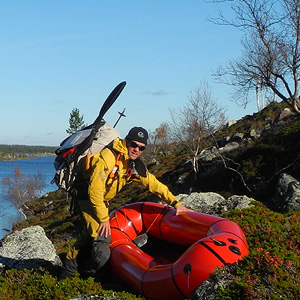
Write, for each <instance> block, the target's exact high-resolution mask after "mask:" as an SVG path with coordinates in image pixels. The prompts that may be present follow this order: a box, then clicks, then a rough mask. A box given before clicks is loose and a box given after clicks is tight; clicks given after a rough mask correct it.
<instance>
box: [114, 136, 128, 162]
mask: <svg viewBox="0 0 300 300" xmlns="http://www.w3.org/2000/svg"><path fill="white" fill-rule="evenodd" d="M113 149H114V150H116V151H118V152H122V153H124V157H125V159H129V155H128V149H127V147H126V141H125V140H122V139H120V138H116V139H115V140H114V141H113Z"/></svg>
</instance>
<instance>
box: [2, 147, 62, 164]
mask: <svg viewBox="0 0 300 300" xmlns="http://www.w3.org/2000/svg"><path fill="white" fill-rule="evenodd" d="M56 148H57V147H50V146H26V145H3V144H0V160H7V159H18V158H26V157H28V156H52V155H53V156H54V155H55V150H56Z"/></svg>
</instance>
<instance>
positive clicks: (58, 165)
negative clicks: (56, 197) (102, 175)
mask: <svg viewBox="0 0 300 300" xmlns="http://www.w3.org/2000/svg"><path fill="white" fill-rule="evenodd" d="M117 137H120V133H119V132H118V131H117V130H116V129H115V128H114V127H112V126H111V125H109V124H108V123H105V121H103V122H102V124H101V126H100V127H99V129H98V130H97V131H95V132H93V131H91V129H89V128H88V129H83V130H81V131H78V132H76V133H75V134H73V135H71V136H70V137H68V138H67V139H65V140H64V141H63V142H62V144H61V146H60V147H59V148H58V149H57V150H56V151H55V154H56V155H57V156H56V158H55V161H54V167H55V169H56V173H55V175H54V178H53V182H54V183H55V184H56V185H57V186H58V187H59V188H60V189H63V190H65V191H67V192H69V193H71V194H74V189H73V188H74V185H75V183H77V186H78V185H79V184H80V183H81V182H82V181H84V180H85V176H84V173H85V172H86V171H87V170H88V166H89V162H90V159H91V157H92V156H93V155H95V154H96V153H98V152H100V151H101V150H102V149H103V148H104V147H106V146H107V145H108V144H110V143H111V142H112V141H113V140H114V139H115V138H117Z"/></svg>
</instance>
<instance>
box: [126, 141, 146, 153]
mask: <svg viewBox="0 0 300 300" xmlns="http://www.w3.org/2000/svg"><path fill="white" fill-rule="evenodd" d="M129 147H132V148H136V147H138V148H139V150H140V151H144V150H145V148H146V146H141V145H138V144H137V143H136V142H134V141H130V142H129Z"/></svg>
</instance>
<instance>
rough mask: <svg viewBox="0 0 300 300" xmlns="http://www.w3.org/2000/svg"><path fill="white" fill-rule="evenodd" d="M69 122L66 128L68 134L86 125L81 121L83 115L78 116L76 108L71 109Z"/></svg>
mask: <svg viewBox="0 0 300 300" xmlns="http://www.w3.org/2000/svg"><path fill="white" fill-rule="evenodd" d="M69 124H70V126H69V128H68V129H66V132H67V133H68V134H72V133H75V132H76V131H78V130H80V129H82V128H83V127H85V126H86V125H85V123H84V121H83V115H82V116H80V113H79V109H78V108H73V109H72V112H71V113H70V118H69Z"/></svg>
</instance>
